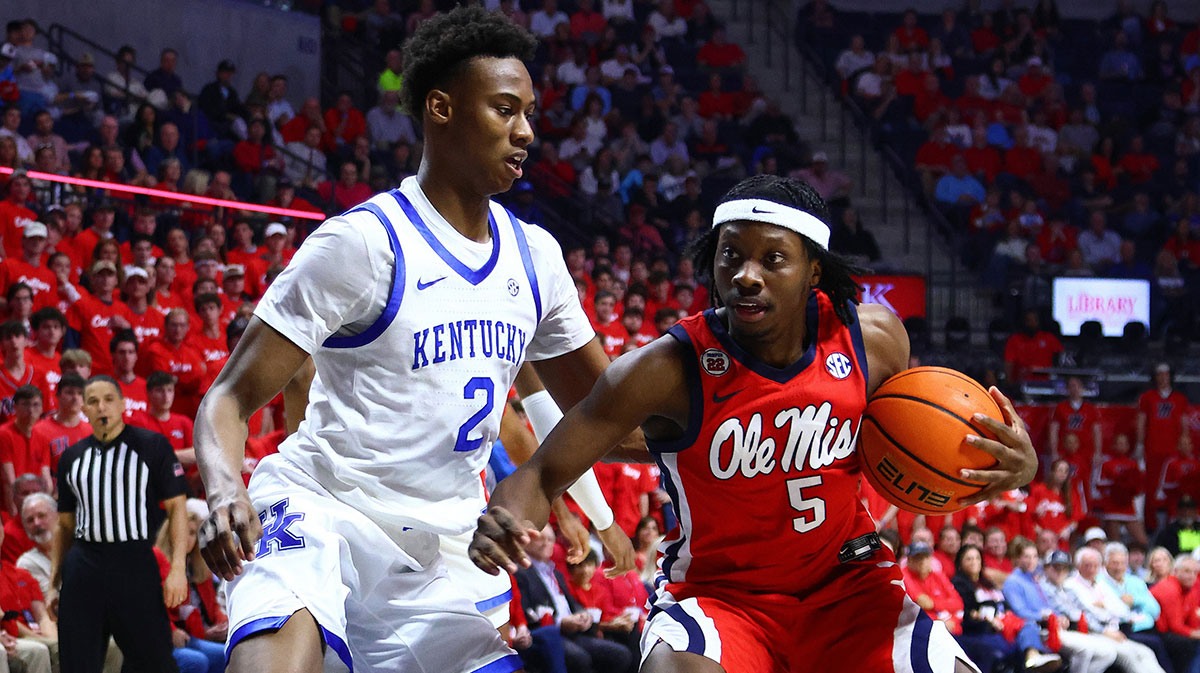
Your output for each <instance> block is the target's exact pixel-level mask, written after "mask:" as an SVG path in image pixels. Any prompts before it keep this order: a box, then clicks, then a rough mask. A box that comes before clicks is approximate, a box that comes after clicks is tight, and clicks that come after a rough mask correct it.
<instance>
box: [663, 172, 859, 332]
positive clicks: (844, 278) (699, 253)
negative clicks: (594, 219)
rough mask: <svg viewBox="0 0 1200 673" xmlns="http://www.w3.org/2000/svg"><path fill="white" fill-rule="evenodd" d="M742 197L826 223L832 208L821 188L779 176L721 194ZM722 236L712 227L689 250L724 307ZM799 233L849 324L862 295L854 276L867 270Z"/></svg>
mask: <svg viewBox="0 0 1200 673" xmlns="http://www.w3.org/2000/svg"><path fill="white" fill-rule="evenodd" d="M738 199H763V200H766V201H774V202H775V203H778V204H781V205H785V206H789V207H792V208H799V209H800V210H803V211H805V212H807V213H809V214H811V215H813V216H814V217H816V218H818V219H820V220H821V221H822V222H826V223H827V222H828V221H829V210H828V209H827V208H826V207H825V201H824V200H823V199H821V195H820V194H818V193H817V190H815V189H813V188H812V186H811V185H809V184H808V183H807V182H804V181H803V180H796V179H793V178H783V177H779V176H777V175H755V176H754V177H750V178H746V179H745V180H742V181H741V182H739V183H738V184H736V185H734V186H733V188H732V189H730V190H729V191H728V192H727V193H726V194H725V196H723V197H721V203H724V202H726V201H735V200H738ZM720 235H721V227H719V226H718V227H713V228H712V229H709V230H708V231H707V232H705V234H704V235H703V236H701V237H700V238H699V239H697V240H696V241H695V242H694V243H692V245H691V246H690V247H689V249H688V250H687V253H686V254H688V255H689V256H690V257H691V258H692V261H693V262H694V263H695V266H696V273H698V274H699V275H700V279H701V282H703V283H704V286H705V287H707V288H708V294H709V296H710V297H712V302H713V306H717V307H719V306H721V296H720V294H719V293H718V292H717V289H716V287H715V286H714V279H713V265H714V264H715V262H716V258H717V239H718V238H719V237H720ZM797 236H800V238H801V240H803V241H804V248H805V250H807V251H808V256H809V257H810V258H811V259H815V260H817V261H818V262H820V264H821V281H820V282H819V283H818V284H817V289H819V290H821V291H822V292H824V293H825V294H827V295H829V299H830V301H832V302H833V310H834V313H835V314H836V315H837V317H838V320H841V321H842V323H843V324H847V325H849V324H850V323H851V321H853V317H852V316H851V314H850V304H851V303H855V304H857V303H858V294H859V292H861V291H862V288H861V287H859V285H858V283H856V282H855V281H854V278H853V276H854V275H855V274H861V273H863V272H864V270H863V269H861V268H859V267H858V266H856V265H855V264H854V263H853V262H851V261H850V260H848V259H846V258H845V257H842V256H841V255H837V254H835V253H832V252H829V251H828V250H826V249H824V248H822V247H821V246H819V245H817V243H816V242H815V241H813V240H812V239H811V238H809V237H807V236H803V235H801V234H797Z"/></svg>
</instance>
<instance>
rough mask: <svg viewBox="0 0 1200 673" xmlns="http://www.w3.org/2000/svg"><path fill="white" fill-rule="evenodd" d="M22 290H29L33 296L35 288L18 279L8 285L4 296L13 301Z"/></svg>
mask: <svg viewBox="0 0 1200 673" xmlns="http://www.w3.org/2000/svg"><path fill="white" fill-rule="evenodd" d="M21 290H29V296H30V297H32V296H33V288H31V287H29V286H28V285H26V284H25V283H22V282H21V281H17V282H15V283H13V284H12V285H9V286H8V289H7V290H5V292H4V298H5V299H6V300H8V301H9V302H10V303H11V302H12V300H13V298H14V297H16V296H17V293H18V292H20V291H21Z"/></svg>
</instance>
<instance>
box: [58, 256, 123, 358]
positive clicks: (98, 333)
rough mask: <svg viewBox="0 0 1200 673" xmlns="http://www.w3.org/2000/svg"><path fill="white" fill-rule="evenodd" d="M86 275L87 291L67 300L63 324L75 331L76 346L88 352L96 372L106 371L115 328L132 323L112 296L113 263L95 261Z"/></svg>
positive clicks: (113, 293) (114, 296) (114, 287)
mask: <svg viewBox="0 0 1200 673" xmlns="http://www.w3.org/2000/svg"><path fill="white" fill-rule="evenodd" d="M88 276H89V280H90V283H91V288H90V289H91V293H90V294H88V293H85V294H83V295H82V296H81V297H80V298H79V299H78V300H77V301H76V302H75V303H74V304H71V308H70V309H68V312H67V324H68V325H69V326H70V328H71V330H73V331H74V332H75V333H76V335H77V339H78V343H79V347H80V348H82V349H83V350H85V351H87V353H88V355H91V356H92V368H93V369H94V370H95V371H96V373H97V374H107V373H109V372H111V371H112V358H111V356H110V355H109V352H108V344H109V343H110V342H111V341H112V337H113V333H115V332H116V331H117V330H122V329H130V328H132V327H133V320H132V317H133V315H132V313H131V312H130V311H129V307H128V306H126V305H125V302H123V301H121V300H120V299H117V297H116V288H117V267H116V265H114V264H113V263H112V262H110V261H108V260H100V261H97V262H95V263H94V264H92V266H91V269H90V270H89V274H88Z"/></svg>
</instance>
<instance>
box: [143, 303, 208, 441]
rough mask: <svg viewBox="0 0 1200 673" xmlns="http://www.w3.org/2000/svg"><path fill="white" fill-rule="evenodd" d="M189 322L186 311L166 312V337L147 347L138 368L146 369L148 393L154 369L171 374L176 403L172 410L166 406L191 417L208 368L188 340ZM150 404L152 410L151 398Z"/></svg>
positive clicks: (194, 412) (148, 393) (172, 390)
mask: <svg viewBox="0 0 1200 673" xmlns="http://www.w3.org/2000/svg"><path fill="white" fill-rule="evenodd" d="M190 324H191V319H190V318H189V317H188V313H187V311H184V310H183V309H178V308H177V309H172V310H171V312H170V313H168V314H167V319H166V336H165V337H163V338H162V339H160V340H158V341H155V342H154V343H152V344H150V346H149V347H148V348H146V358H145V362H144V363H143V364H142V367H141V370H142V371H143V372H149V375H148V376H147V377H146V392H147V395H150V393H151V390H150V387H151V386H150V379H151V378H153V374H154V372H166V373H168V374H171V375H172V376H174V377H175V380H174V381H172V383H171V401H172V402H175V404H174V407H173V409H172V407H168V409H169V410H173V411H175V412H177V413H180V414H183V415H185V416H187V417H189V418H192V417H195V414H196V408H197V407H198V406H199V405H200V395H201V387H202V384H203V382H204V379H205V375H206V373H207V368H206V367H205V364H204V356H203V355H201V353H200V351H198V350H196V348H195V347H194V346H192V345H191V343H190V340H189V339H188V329H189V327H190ZM176 397H178V400H176V399H175V398H176ZM149 403H150V407H151V410H153V407H154V400H153V399H150V400H149Z"/></svg>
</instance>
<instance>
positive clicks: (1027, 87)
mask: <svg viewBox="0 0 1200 673" xmlns="http://www.w3.org/2000/svg"><path fill="white" fill-rule="evenodd" d="M1053 83H1054V78H1053V77H1051V76H1050V74H1049V73H1047V72H1046V71H1045V70H1044V69H1043V68H1042V59H1040V58H1038V57H1037V56H1031V57H1030V58H1029V60H1028V61H1026V63H1025V73H1024V74H1023V75H1021V77H1020V78H1018V79H1017V88H1018V89H1020V90H1021V93H1022V94H1024V95H1025V97H1026V98H1028V99H1030V100H1034V99H1037V98H1039V97H1040V96H1041V95H1042V94H1043V93H1045V92H1046V87H1048V86H1050V85H1051V84H1053Z"/></svg>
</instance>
